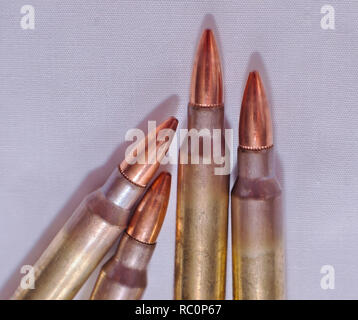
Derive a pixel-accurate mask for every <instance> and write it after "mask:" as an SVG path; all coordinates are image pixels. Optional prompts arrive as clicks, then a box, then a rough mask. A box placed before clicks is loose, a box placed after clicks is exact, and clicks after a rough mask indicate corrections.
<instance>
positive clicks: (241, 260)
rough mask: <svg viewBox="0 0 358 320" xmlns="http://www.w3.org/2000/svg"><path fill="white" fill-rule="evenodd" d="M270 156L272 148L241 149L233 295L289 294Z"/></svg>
mask: <svg viewBox="0 0 358 320" xmlns="http://www.w3.org/2000/svg"><path fill="white" fill-rule="evenodd" d="M272 158H273V148H272V147H271V148H269V149H265V150H260V151H252V150H244V149H240V148H239V150H238V164H239V175H238V178H237V180H236V182H235V185H234V188H233V190H232V194H231V207H232V220H231V221H232V260H233V296H234V299H235V300H237V299H239V300H273V299H284V297H285V288H284V280H285V271H284V269H285V268H284V241H283V232H282V210H281V190H280V186H279V183H278V181H277V179H276V178H275V176H274V173H273V159H272Z"/></svg>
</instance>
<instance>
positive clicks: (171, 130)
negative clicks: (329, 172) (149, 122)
mask: <svg viewBox="0 0 358 320" xmlns="http://www.w3.org/2000/svg"><path fill="white" fill-rule="evenodd" d="M177 126H178V120H177V119H176V118H174V117H170V118H168V119H167V120H165V121H164V122H162V123H161V124H160V125H159V126H158V127H157V128H156V129H155V130H154V131H152V132H149V133H148V135H147V136H146V137H145V138H144V139H142V140H141V141H139V142H138V143H137V144H136V145H135V146H134V148H133V149H132V150H128V149H127V151H126V156H125V159H124V160H123V161H122V163H121V164H120V166H119V170H120V172H121V173H122V174H123V176H124V177H126V178H127V179H128V180H129V181H131V182H132V183H134V184H135V185H138V186H141V187H145V186H146V185H147V184H148V182H149V181H150V180H151V179H152V178H153V176H154V174H155V172H156V171H157V169H158V167H159V165H160V162H161V160H162V159H163V158H164V156H165V154H166V153H167V151H168V150H169V147H170V144H171V142H172V140H173V137H174V135H175V131H176V129H177Z"/></svg>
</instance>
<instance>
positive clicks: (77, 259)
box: [12, 169, 145, 300]
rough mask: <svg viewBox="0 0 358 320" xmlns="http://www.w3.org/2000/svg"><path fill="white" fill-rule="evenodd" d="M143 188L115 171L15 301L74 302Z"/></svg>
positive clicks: (54, 243) (56, 240) (80, 210)
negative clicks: (72, 300)
mask: <svg viewBox="0 0 358 320" xmlns="http://www.w3.org/2000/svg"><path fill="white" fill-rule="evenodd" d="M144 190H145V189H144V188H143V187H140V186H137V185H135V184H133V183H131V182H130V181H128V180H127V179H126V178H125V177H124V176H123V175H122V174H121V173H120V171H119V170H118V169H116V170H115V171H114V172H113V174H112V175H111V177H110V178H109V180H108V181H107V183H106V184H105V185H104V186H103V187H102V188H101V189H99V190H97V191H95V192H94V193H92V194H90V195H88V196H87V197H86V198H85V199H84V200H83V202H82V203H81V204H80V206H79V207H78V208H77V209H76V211H75V212H74V214H73V215H72V216H71V218H70V219H69V220H68V221H67V223H66V224H65V225H64V227H63V228H62V229H61V230H60V232H59V233H58V234H57V235H56V236H55V238H54V239H53V240H52V242H51V243H50V245H49V246H48V248H47V249H46V250H45V251H44V253H43V254H42V256H41V257H40V259H39V260H38V261H37V262H36V264H35V265H34V271H35V288H34V289H22V288H21V286H20V287H19V288H18V289H17V290H16V292H15V293H14V295H13V297H12V299H26V300H27V299H31V300H44V299H50V300H53V299H59V300H62V299H72V298H73V297H74V296H75V295H76V293H77V292H78V290H79V289H80V288H81V286H82V285H83V283H84V282H85V281H86V280H87V278H88V277H89V275H90V274H91V273H92V271H93V270H94V269H95V268H96V266H97V265H98V263H99V262H100V261H101V260H102V258H103V257H104V255H105V254H106V253H107V251H108V250H109V249H110V247H111V246H112V245H113V243H114V242H115V241H116V240H117V239H118V237H119V236H120V234H121V233H122V232H123V231H124V229H125V228H126V227H127V224H128V220H129V217H130V210H131V208H132V207H133V205H134V204H135V202H136V201H137V200H138V198H139V197H140V195H141V194H142V193H143V192H144Z"/></svg>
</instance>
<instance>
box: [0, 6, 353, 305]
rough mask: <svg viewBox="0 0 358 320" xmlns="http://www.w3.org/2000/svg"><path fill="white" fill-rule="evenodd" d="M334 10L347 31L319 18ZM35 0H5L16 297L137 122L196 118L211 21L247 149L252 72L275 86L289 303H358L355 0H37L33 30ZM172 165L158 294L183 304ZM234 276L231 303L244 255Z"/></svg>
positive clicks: (2, 264)
mask: <svg viewBox="0 0 358 320" xmlns="http://www.w3.org/2000/svg"><path fill="white" fill-rule="evenodd" d="M326 3H328V4H331V5H333V6H334V8H335V11H336V30H322V29H321V27H320V19H321V16H322V15H321V14H320V8H321V7H322V6H323V5H324V4H326ZM24 4H25V3H24V2H23V1H18V0H13V1H1V3H0V39H1V40H0V41H1V49H0V210H1V223H0V285H1V286H2V288H1V289H0V293H1V297H2V298H6V297H8V296H9V294H11V293H12V291H13V290H14V289H15V287H16V286H17V285H18V283H19V279H20V273H19V270H20V266H21V265H23V264H31V263H33V262H34V259H35V257H37V256H38V255H39V254H40V253H41V252H42V250H43V249H44V248H45V247H46V246H47V244H48V243H49V241H50V240H51V239H52V237H53V236H54V235H55V234H56V232H57V231H58V230H59V229H60V227H61V226H62V225H63V223H64V221H66V219H67V218H68V217H69V216H70V215H71V213H72V211H73V210H74V209H75V208H76V207H77V205H78V204H79V202H80V201H81V199H82V198H83V197H84V196H85V195H86V194H88V193H89V192H91V191H93V190H94V189H95V188H97V187H98V186H100V185H101V184H102V183H103V182H104V180H105V179H106V177H107V176H108V175H109V174H110V172H111V171H112V169H113V168H114V167H115V165H116V164H117V163H118V162H119V161H121V159H122V156H123V152H124V146H125V145H124V144H123V142H124V135H125V132H126V130H128V129H130V128H134V127H139V128H141V129H146V121H147V120H157V121H162V120H164V119H165V118H167V117H168V116H170V115H174V116H176V117H178V119H179V120H180V127H184V126H185V122H186V121H185V118H186V104H187V101H188V91H189V84H190V75H191V68H192V62H193V55H194V51H195V48H196V45H197V41H198V38H199V36H200V33H201V30H202V29H203V28H204V27H208V26H209V27H214V29H215V32H216V36H217V38H218V42H219V44H220V49H221V51H222V61H223V67H224V79H225V98H226V111H225V112H226V116H227V124H228V127H232V128H234V129H235V131H234V132H235V140H234V145H235V147H236V146H237V126H238V116H239V111H240V103H241V97H242V93H243V87H244V84H245V81H246V77H247V74H248V71H249V70H251V69H253V68H256V69H258V70H259V71H260V72H261V74H262V77H263V79H264V82H265V86H266V89H267V92H268V95H269V99H270V102H271V108H272V116H273V121H274V129H275V145H276V154H277V159H278V160H277V164H278V165H277V174H278V177H279V179H280V182H281V184H282V187H283V190H284V208H285V214H286V235H287V287H288V288H287V289H288V290H287V292H288V298H290V299H303V298H308V299H313V298H315V299H332V298H336V299H337V298H339V299H340V298H357V297H358V296H357V293H358V289H357V288H358V273H357V270H358V269H357V267H358V265H357V264H358V250H357V249H358V231H357V230H358V229H357V225H358V212H357V208H358V144H357V138H358V129H357V121H358V113H357V109H356V108H357V99H358V81H357V80H358V79H357V77H358V65H357V52H358V51H357V50H358V42H357V36H358V19H357V17H358V2H357V1H333V0H329V1H286V0H280V1H114V0H112V1H109V0H107V1H76V2H73V1H70V0H62V1H39V0H29V1H26V4H31V5H33V6H34V7H35V10H36V25H35V30H22V29H21V27H20V18H21V14H20V8H21V6H22V5H24ZM234 160H235V163H236V154H235V155H234ZM168 168H169V169H170V171H171V172H172V174H173V181H172V193H171V199H170V205H169V208H168V213H167V218H166V221H165V223H164V226H163V229H162V233H161V235H160V237H159V241H158V246H157V248H156V251H155V253H154V256H153V259H152V261H151V264H150V268H149V284H148V288H147V290H146V293H145V297H144V298H151V299H171V298H172V292H173V262H174V236H175V235H174V230H175V203H176V168H175V167H172V168H170V167H168ZM234 177H235V173H234V174H232V179H231V182H233V181H234ZM325 264H329V265H332V266H334V268H335V271H336V283H335V289H334V290H322V289H321V287H320V280H321V277H322V275H321V274H320V268H321V267H322V266H323V265H325ZM97 272H98V271H96V274H95V275H94V276H93V277H92V278H91V279H90V280H89V283H87V284H86V286H85V287H84V288H83V290H81V292H80V294H79V296H78V298H87V297H88V294H89V291H90V290H91V285H92V284H93V281H94V280H95V277H96V275H97ZM227 279H228V281H227V298H231V291H232V290H231V259H230V255H229V257H228V276H227Z"/></svg>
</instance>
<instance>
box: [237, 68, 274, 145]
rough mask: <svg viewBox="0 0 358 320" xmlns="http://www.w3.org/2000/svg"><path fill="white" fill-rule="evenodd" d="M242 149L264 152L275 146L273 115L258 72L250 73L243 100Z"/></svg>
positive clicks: (241, 118)
mask: <svg viewBox="0 0 358 320" xmlns="http://www.w3.org/2000/svg"><path fill="white" fill-rule="evenodd" d="M239 144H240V148H242V149H247V150H262V149H268V148H271V147H272V146H273V137H272V122H271V113H270V109H269V106H268V102H267V98H266V94H265V89H264V86H263V84H262V81H261V77H260V74H259V73H258V72H257V71H253V72H250V74H249V77H248V79H247V82H246V88H245V92H244V96H243V98H242V105H241V112H240V124H239Z"/></svg>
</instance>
